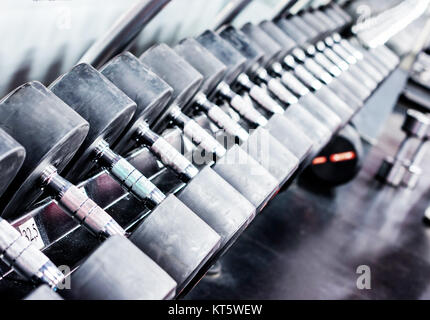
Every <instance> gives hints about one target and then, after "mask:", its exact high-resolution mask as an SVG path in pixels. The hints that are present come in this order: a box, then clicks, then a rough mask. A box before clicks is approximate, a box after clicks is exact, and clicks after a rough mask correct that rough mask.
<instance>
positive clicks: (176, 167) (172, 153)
mask: <svg viewBox="0 0 430 320" xmlns="http://www.w3.org/2000/svg"><path fill="white" fill-rule="evenodd" d="M151 151H152V152H153V153H154V154H155V155H156V156H157V157H158V158H159V159H160V161H161V162H162V163H163V164H164V165H165V166H167V167H169V168H171V169H172V170H173V171H174V172H176V173H177V174H178V175H179V176H180V177H181V179H182V180H185V182H187V181H189V180H191V179H192V178H194V177H195V176H196V175H197V174H198V172H199V171H198V169H197V168H196V167H195V166H194V165H193V164H192V163H191V162H190V161H189V160H188V159H187V158H185V157H184V156H183V155H182V154H181V153H180V152H179V151H178V150H176V149H175V148H174V147H173V146H172V145H171V144H170V143H168V142H167V141H166V140H165V139H164V138H162V137H159V138H158V139H157V140H156V141H155V142H154V143H153V144H152V146H151Z"/></svg>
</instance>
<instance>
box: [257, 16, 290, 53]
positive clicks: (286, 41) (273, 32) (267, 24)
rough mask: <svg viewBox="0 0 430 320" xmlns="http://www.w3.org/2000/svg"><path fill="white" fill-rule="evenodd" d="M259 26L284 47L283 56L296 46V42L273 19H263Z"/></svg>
mask: <svg viewBox="0 0 430 320" xmlns="http://www.w3.org/2000/svg"><path fill="white" fill-rule="evenodd" d="M259 27H260V28H261V29H262V30H263V31H264V32H266V34H268V35H269V36H270V37H271V38H272V39H273V40H275V41H276V42H277V43H278V44H279V45H280V46H281V47H282V50H283V54H282V55H283V56H285V55H287V54H288V53H290V52H291V50H293V49H294V48H296V42H295V41H294V40H293V39H291V38H290V37H289V36H288V35H287V34H286V33H285V32H283V31H282V30H281V29H280V28H279V27H278V26H277V25H276V24H275V23H273V22H272V21H262V22H260V24H259Z"/></svg>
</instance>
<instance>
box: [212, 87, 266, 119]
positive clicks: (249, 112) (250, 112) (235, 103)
mask: <svg viewBox="0 0 430 320" xmlns="http://www.w3.org/2000/svg"><path fill="white" fill-rule="evenodd" d="M216 91H217V93H218V94H219V95H220V96H221V97H222V98H225V99H226V100H227V101H228V103H229V104H230V106H231V107H232V108H233V109H234V110H235V111H236V112H238V113H239V114H240V116H242V117H243V118H244V119H246V120H247V121H249V122H251V123H252V124H255V125H260V126H265V125H266V124H267V119H266V118H265V117H264V116H263V115H262V114H261V113H260V112H258V111H257V110H256V109H255V108H254V107H253V106H252V104H249V103H248V102H246V101H245V100H244V99H243V98H242V97H241V96H240V95H238V94H236V93H235V92H234V91H233V90H231V88H230V86H229V85H228V84H227V83H225V82H221V83H219V84H218V87H217V89H216Z"/></svg>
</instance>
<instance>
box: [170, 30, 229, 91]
mask: <svg viewBox="0 0 430 320" xmlns="http://www.w3.org/2000/svg"><path fill="white" fill-rule="evenodd" d="M174 50H175V52H176V53H177V54H178V55H180V56H181V57H182V58H183V59H185V60H186V61H187V62H188V63H189V64H190V65H192V66H193V68H195V69H196V70H197V71H198V72H199V73H200V74H201V75H202V76H203V82H202V85H201V87H200V92H203V93H204V94H206V95H208V94H210V93H211V92H212V91H213V89H214V88H215V87H216V86H217V84H218V83H219V82H221V81H222V79H223V78H224V75H225V72H226V70H227V67H226V66H225V64H223V63H222V62H221V61H219V60H218V59H217V58H216V57H215V56H214V55H213V54H212V53H210V52H209V51H208V50H207V49H206V48H205V47H203V46H202V45H201V44H200V43H198V42H197V40H195V39H193V38H188V39H184V40H182V41H181V42H180V43H179V44H178V45H176V46H175V48H174Z"/></svg>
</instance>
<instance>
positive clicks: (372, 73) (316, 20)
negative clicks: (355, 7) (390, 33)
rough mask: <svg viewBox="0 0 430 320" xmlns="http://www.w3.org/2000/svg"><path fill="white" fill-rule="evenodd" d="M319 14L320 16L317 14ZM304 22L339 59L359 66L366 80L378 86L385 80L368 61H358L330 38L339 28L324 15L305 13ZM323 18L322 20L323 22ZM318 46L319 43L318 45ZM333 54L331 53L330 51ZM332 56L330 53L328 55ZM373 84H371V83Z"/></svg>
mask: <svg viewBox="0 0 430 320" xmlns="http://www.w3.org/2000/svg"><path fill="white" fill-rule="evenodd" d="M316 12H318V13H319V14H317V13H316ZM301 18H302V20H303V22H305V23H307V24H308V25H309V26H311V27H312V28H314V29H315V30H317V31H318V32H319V34H320V35H321V39H320V41H321V42H322V43H323V44H324V45H325V46H326V47H327V48H328V49H329V51H330V50H332V52H334V53H335V54H336V55H337V56H338V57H339V58H341V59H342V60H344V61H346V62H347V63H348V64H349V65H350V66H351V65H357V71H358V70H360V71H361V72H359V73H360V74H363V75H364V76H365V78H364V79H365V80H367V81H368V80H369V79H370V80H373V82H374V84H375V85H377V84H378V83H379V82H381V81H382V80H383V78H384V77H383V75H382V74H380V73H379V71H378V70H377V69H375V68H373V67H372V66H371V65H369V64H368V63H367V61H364V60H360V61H358V60H357V59H356V58H355V57H354V55H352V54H350V53H348V52H347V51H345V50H344V49H343V47H342V46H340V45H339V44H336V43H335V42H334V41H333V39H332V38H331V37H330V36H329V35H330V34H331V33H333V32H334V30H335V29H336V28H337V25H333V23H330V22H328V23H327V20H329V19H326V20H324V14H323V13H321V12H320V11H314V12H309V11H307V12H303V14H302V15H301ZM321 18H322V20H321ZM317 46H318V43H317ZM330 52H331V51H330ZM328 54H330V53H328ZM369 84H371V82H369Z"/></svg>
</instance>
